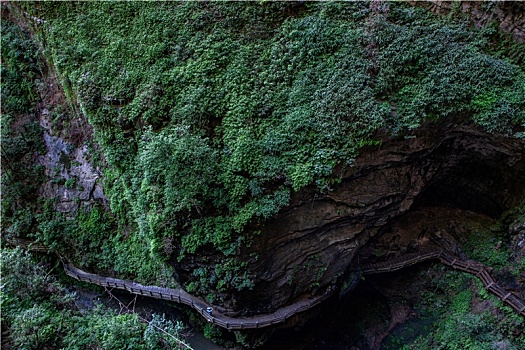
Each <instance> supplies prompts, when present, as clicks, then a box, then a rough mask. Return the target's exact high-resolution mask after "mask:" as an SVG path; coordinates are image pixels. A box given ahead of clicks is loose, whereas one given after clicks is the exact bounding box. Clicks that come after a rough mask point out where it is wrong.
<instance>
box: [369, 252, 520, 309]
mask: <svg viewBox="0 0 525 350" xmlns="http://www.w3.org/2000/svg"><path fill="white" fill-rule="evenodd" d="M429 259H439V260H440V261H441V262H442V263H443V264H445V265H448V266H450V267H452V268H454V269H456V270H460V271H464V272H467V273H470V274H472V275H474V276H476V277H478V278H479V279H480V280H481V282H482V283H483V285H484V286H485V288H486V289H487V290H488V291H490V292H492V293H493V294H495V295H496V296H497V297H498V298H499V299H500V300H502V301H503V302H505V303H507V304H508V305H509V306H510V307H512V308H513V309H514V310H516V311H517V312H518V313H519V314H520V315H522V316H525V301H524V300H523V299H521V298H520V297H518V296H517V295H515V294H513V293H512V292H509V291H507V290H505V289H504V288H502V287H501V286H499V285H498V284H497V282H496V281H495V280H494V278H492V276H491V275H490V273H489V271H488V270H487V268H486V267H485V266H484V265H483V264H481V263H479V262H477V261H472V260H461V259H460V258H459V257H457V256H454V255H452V254H450V253H448V252H446V251H444V250H443V249H441V248H437V247H429V248H427V249H425V250H422V251H420V252H419V253H413V254H407V255H404V256H402V257H400V258H397V259H393V260H389V261H385V262H380V263H377V264H363V265H362V266H361V268H362V272H363V274H365V275H366V274H369V275H370V274H376V273H384V272H392V271H396V270H400V269H402V268H404V267H407V266H410V265H414V264H417V263H420V262H422V261H424V260H429Z"/></svg>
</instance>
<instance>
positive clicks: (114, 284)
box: [16, 239, 525, 330]
mask: <svg viewBox="0 0 525 350" xmlns="http://www.w3.org/2000/svg"><path fill="white" fill-rule="evenodd" d="M16 244H17V245H21V246H25V247H28V248H29V249H32V250H36V251H46V252H47V251H48V249H46V247H45V246H43V245H42V244H38V243H32V242H29V241H26V240H22V239H20V240H18V241H17V242H16ZM429 259H439V260H440V261H441V262H442V263H443V264H445V265H448V266H450V267H452V268H454V269H457V270H461V271H464V272H467V273H470V274H472V275H474V276H476V277H478V278H479V279H480V280H481V281H482V282H483V285H484V286H485V288H486V289H487V290H488V291H490V292H492V293H493V294H495V295H496V296H497V297H498V298H499V299H501V300H502V301H503V302H505V303H507V304H508V305H509V306H510V307H512V308H513V309H514V310H516V311H517V312H518V313H519V314H521V315H522V316H525V302H524V301H523V300H522V299H521V298H520V297H518V296H517V295H515V294H513V293H512V292H508V291H507V290H505V289H504V288H502V287H501V286H499V285H498V284H497V283H496V281H495V280H494V279H493V278H492V276H491V275H490V273H489V272H488V270H487V269H486V268H485V266H483V264H481V263H479V262H475V261H471V260H465V261H464V260H461V259H460V258H459V257H457V256H454V255H452V254H450V253H448V252H446V251H444V250H443V249H441V248H437V247H433V246H430V247H428V248H426V249H423V250H421V251H420V252H418V253H412V254H407V255H404V256H402V257H400V258H397V259H392V260H389V261H386V262H380V263H375V264H363V265H361V266H360V269H361V271H362V272H363V274H365V275H369V274H376V273H385V272H392V271H396V270H400V269H403V268H405V267H407V266H410V265H415V264H418V263H420V262H422V261H425V260H429ZM64 271H65V273H66V274H67V275H68V276H70V277H72V278H75V279H77V280H79V281H83V282H89V283H93V284H97V285H99V286H102V287H108V288H117V289H122V290H126V291H128V292H130V293H133V294H138V295H143V296H147V297H152V298H157V299H163V300H169V301H174V302H177V303H180V304H185V305H188V306H191V307H192V308H194V309H195V310H197V312H198V313H199V314H200V315H201V316H202V317H204V318H205V319H206V320H207V321H208V322H211V323H212V324H215V325H217V326H219V327H222V328H226V329H229V330H237V329H253V328H263V327H268V326H272V325H275V324H278V323H282V322H285V321H286V320H287V319H289V318H290V317H292V316H294V315H296V314H298V313H300V312H304V311H306V310H309V309H311V308H312V307H314V306H316V305H318V304H319V303H321V302H322V301H323V300H325V299H327V298H328V297H329V296H331V295H332V294H333V290H332V289H331V288H328V289H327V290H326V291H325V293H323V294H322V295H318V296H314V297H312V296H309V295H303V296H302V297H299V298H298V299H297V300H296V301H295V302H294V303H292V304H290V305H288V306H285V307H282V308H280V309H278V310H277V311H275V312H273V313H269V314H262V315H255V316H249V317H230V316H227V315H224V314H222V313H221V312H219V310H218V308H216V307H214V306H213V305H211V304H209V303H207V302H205V301H204V300H202V299H200V298H197V297H195V296H193V295H191V294H189V293H187V292H186V291H184V290H183V289H181V288H162V287H157V286H145V285H142V284H140V283H137V282H133V281H128V280H122V279H117V278H111V277H103V276H99V275H96V274H92V273H89V272H86V271H83V270H81V269H79V268H77V267H75V266H73V265H72V264H70V263H64ZM210 307H211V308H212V309H213V311H212V312H211V313H208V312H207V310H208V308H210Z"/></svg>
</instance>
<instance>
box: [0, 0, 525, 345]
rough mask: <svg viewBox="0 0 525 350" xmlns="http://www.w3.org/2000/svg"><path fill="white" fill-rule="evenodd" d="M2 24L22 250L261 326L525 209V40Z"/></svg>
mask: <svg viewBox="0 0 525 350" xmlns="http://www.w3.org/2000/svg"><path fill="white" fill-rule="evenodd" d="M2 6H3V9H4V14H3V19H2V22H3V23H2V30H3V32H4V31H5V34H3V38H2V40H3V44H2V64H3V66H2V72H3V73H2V75H3V78H2V79H3V81H2V84H3V85H2V100H3V103H2V114H3V117H2V158H3V160H2V163H3V167H2V168H3V170H2V187H3V194H2V196H3V198H2V216H3V218H4V222H3V227H4V229H3V231H2V235H3V238H4V239H5V240H6V241H12V242H13V241H16V239H19V238H23V239H30V240H32V241H37V242H39V243H41V244H44V245H45V246H47V247H49V248H50V249H54V251H55V252H56V253H57V254H58V255H60V256H61V257H62V259H64V260H67V261H69V262H72V263H73V264H75V265H76V266H78V267H80V268H82V269H85V270H88V271H91V272H94V273H98V274H101V275H105V276H113V277H118V278H125V279H132V280H135V281H137V282H140V283H143V284H151V285H156V286H159V287H171V288H179V287H180V288H183V289H184V290H185V291H187V292H189V293H191V294H192V295H194V296H195V297H198V298H201V299H202V300H203V301H205V302H207V303H209V304H213V305H214V307H216V308H218V309H220V310H221V311H222V312H223V313H224V314H226V315H228V316H230V317H240V316H243V317H244V316H252V315H257V314H269V313H272V312H276V310H279V309H280V308H283V307H286V306H287V305H290V304H292V303H294V302H295V301H296V300H297V299H298V298H300V297H302V296H304V295H306V294H308V295H313V296H320V295H323V294H325V293H326V294H330V295H334V296H341V297H343V296H345V295H347V293H350V292H351V289H352V288H349V287H348V283H349V281H350V280H352V279H353V278H355V276H354V275H353V269H354V268H355V264H356V261H357V260H358V258H357V257H358V256H359V257H360V258H363V257H364V258H370V257H373V256H374V254H376V253H377V251H378V249H379V248H378V246H377V244H379V243H377V242H380V241H381V239H382V238H381V237H383V238H384V239H387V238H385V237H390V236H388V234H389V232H392V230H394V228H395V227H397V226H396V225H399V223H400V222H403V220H405V219H404V218H406V217H407V216H408V217H414V216H417V215H418V214H414V213H418V212H419V211H423V212H426V211H427V210H429V209H428V208H433V207H436V208H454V210H457V211H461V212H464V213H475V215H479V218H480V219H479V220H480V221H483V220H489V221H491V222H493V221H497V220H498V219H500V218H502V217H504V216H505V215H510V214H508V213H509V212H511V211H512V210H514V213H516V212H519V211H516V209H515V208H517V207H519V206H520V205H523V200H524V198H525V129H524V127H525V71H524V66H523V59H524V57H523V52H525V51H524V50H523V44H520V43H519V40H518V41H513V37H512V35H514V36H516V33H518V34H519V30H514V29H512V30H511V31H510V32H511V34H504V33H502V32H498V31H495V29H494V27H483V26H482V25H484V24H486V23H490V21H488V20H487V21H485V22H483V23H482V22H479V23H478V22H476V24H479V26H480V27H481V28H475V27H471V26H470V24H469V23H470V22H469V20H468V18H467V19H465V18H462V16H460V15H459V14H460V12H461V11H455V12H454V11H452V12H451V14H449V15H447V16H438V15H434V14H432V13H429V12H428V11H426V10H425V9H422V8H418V7H413V6H411V5H410V4H407V3H390V2H371V3H368V2H351V3H309V2H297V3H295V2H261V3H237V2H228V3H218V2H187V3H173V2H167V3H157V2H154V3H133V2H131V3H124V2H118V3H109V2H68V3H44V2H35V3H29V2H28V3H6V4H3V5H2ZM504 10H505V9H504V8H503V10H501V11H504ZM437 12H442V11H437ZM498 13H499V12H498ZM502 18H503V17H502ZM505 18H506V17H505ZM513 18H514V17H513ZM516 18H518V19H517V21H520V20H521V17H519V16H518V17H516ZM508 21H511V20H510V19H509V20H507V22H508ZM519 23H521V22H519ZM519 23H518V24H517V25H518V26H519ZM505 26H507V27H508V25H505ZM505 26H504V27H505ZM20 28H22V29H23V31H24V33H25V34H24V35H25V36H24V35H20V34H16V35H15V34H14V33H15V32H16V31H17V30H18V31H21V30H22V29H20ZM503 29H505V28H503ZM20 38H24V39H23V40H22V39H20ZM514 39H515V38H514ZM4 40H5V44H4ZM35 43H36V44H35ZM19 92H22V93H19ZM436 210H437V211H438V212H440V213H441V212H442V211H440V210H441V209H436ZM455 213H456V214H457V212H456V211H455ZM456 214H450V215H451V216H450V217H452V216H454V215H456ZM468 215H470V214H465V217H468ZM450 217H449V216H446V215H445V216H443V217H440V218H439V220H440V221H442V220H448V219H449V218H450ZM423 221H424V222H423V224H421V225H423V226H424V227H426V229H424V227H422V229H421V230H422V231H421V232H422V233H421V235H422V237H425V239H419V240H418V239H415V240H414V241H413V242H412V241H411V240H410V239H409V237H411V238H413V237H412V236H409V235H408V233H406V232H405V231H406V230H405V231H403V230H401V231H403V232H405V233H406V234H405V233H400V234H399V235H400V237H401V241H402V242H404V243H399V242H397V243H396V244H393V245H392V246H388V245H387V244H386V243H384V242H383V243H381V244H380V249H379V250H385V251H388V252H390V253H391V255H392V254H393V255H396V256H397V255H401V254H403V253H406V252H410V251H411V249H412V250H417V248H418V246H420V245H422V244H423V243H424V242H423V241H425V240H428V239H429V238H428V235H425V232H427V231H428V232H430V231H432V232H433V230H432V229H430V228H432V227H435V226H436V225H437V221H438V220H437V219H433V218H432V215H424V220H423ZM460 221H461V220H460ZM464 225H466V226H468V225H470V224H468V225H467V223H465V224H464ZM438 226H439V225H438ZM469 227H470V226H469ZM423 231H424V232H423ZM466 231H469V232H470V230H466ZM507 232H510V231H509V230H507ZM516 232H517V231H516ZM516 232H515V233H507V235H506V236H505V237H506V238H505V240H506V241H505V240H504V241H505V242H507V243H508V245H509V246H510V244H511V243H510V242H511V241H512V239H514V238H513V235H514V236H516V235H517V234H518V233H516ZM434 233H435V232H434ZM469 235H470V233H469V234H467V233H466V232H463V233H462V234H458V235H456V236H453V237H452V238H450V237H448V236H447V237H448V238H450V239H448V238H447V241H448V242H449V243H450V244H457V245H458V246H460V247H461V248H460V249H467V247H466V246H465V244H466V243H465V242H467V241H468V239H467V236H469ZM403 237H404V238H403ZM389 239H390V238H389ZM516 247H517V246H516ZM458 249H459V248H458ZM516 249H517V250H519V249H518V248H516ZM383 253H384V252H383ZM478 259H479V257H478ZM513 259H514V261H515V262H517V266H518V267H517V268H516V270H513V273H515V274H517V275H519V274H520V273H523V266H521V267H520V265H519V263H520V261H522V259H523V255H519V254H518V255H516V256H514V258H513ZM520 259H521V260H520ZM315 314H316V311H315V310H312V312H311V313H310V314H306V315H303V316H301V317H296V318H294V319H292V320H289V321H288V322H287V323H285V324H284V325H283V327H289V326H292V325H297V326H300V325H301V324H304V323H305V322H307V321H308V319H309V318H311V317H314V316H315ZM261 334H262V333H254V338H257V337H259V336H261ZM237 337H238V338H239V337H241V336H240V335H237ZM241 338H242V337H241ZM237 340H239V339H237Z"/></svg>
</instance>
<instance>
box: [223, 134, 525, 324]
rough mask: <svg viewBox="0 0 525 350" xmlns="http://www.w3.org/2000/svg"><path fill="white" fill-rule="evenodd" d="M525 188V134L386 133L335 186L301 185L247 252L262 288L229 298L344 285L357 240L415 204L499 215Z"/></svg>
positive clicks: (267, 307) (239, 306) (285, 299)
mask: <svg viewBox="0 0 525 350" xmlns="http://www.w3.org/2000/svg"><path fill="white" fill-rule="evenodd" d="M524 190H525V141H524V140H518V139H511V138H505V137H503V136H498V135H492V134H487V133H484V132H481V131H479V130H476V129H475V128H473V127H472V128H469V127H448V128H445V127H443V128H438V126H436V125H428V126H426V127H423V128H421V129H420V130H418V131H417V133H415V134H414V135H411V136H410V137H405V138H398V139H394V140H387V141H384V142H383V144H382V146H381V147H380V148H379V149H375V150H373V149H370V150H364V151H363V152H362V155H361V156H360V157H359V158H358V160H357V163H356V165H355V166H354V167H352V168H351V169H348V170H347V172H346V174H345V175H344V177H343V181H342V182H341V183H340V184H338V185H336V186H334V188H333V190H332V191H331V192H329V193H327V194H326V195H324V196H322V197H320V196H319V195H315V194H314V193H315V191H314V190H313V189H310V190H305V191H302V192H301V193H298V194H297V195H295V196H294V197H293V198H292V201H291V205H290V206H289V207H288V208H287V209H285V210H283V211H282V212H281V213H280V214H279V215H278V217H276V218H275V219H274V220H272V221H271V222H269V223H268V224H266V225H265V226H264V227H262V228H261V232H262V233H261V234H260V236H258V237H257V238H256V239H255V243H254V244H253V245H252V246H251V247H250V250H249V251H246V252H245V256H247V257H248V256H249V255H250V254H251V253H253V252H255V253H257V255H258V256H259V259H258V260H257V261H252V263H251V265H250V268H251V269H252V271H253V272H254V273H255V274H256V276H257V279H256V281H255V288H254V290H252V291H249V292H246V293H245V294H243V293H239V294H238V295H235V296H233V298H232V299H230V300H228V301H227V302H226V303H225V305H224V306H225V307H226V308H229V309H231V310H237V311H240V313H241V314H243V313H244V312H242V310H250V312H251V313H254V314H256V313H265V312H271V311H273V310H275V309H277V308H279V307H282V306H283V305H286V304H287V303H290V302H291V301H292V300H293V299H294V298H295V297H296V296H297V295H300V294H302V293H305V292H308V291H311V292H312V293H315V292H316V290H317V289H318V288H319V289H321V288H325V287H327V286H329V285H331V284H336V285H338V284H340V282H341V281H340V280H341V276H342V275H343V274H344V273H345V271H348V270H349V268H350V265H351V263H352V260H353V259H354V257H355V256H356V254H357V252H358V250H359V248H360V247H362V246H363V245H364V244H365V243H366V242H367V241H368V240H369V239H370V238H371V237H373V236H374V235H375V234H376V233H378V231H379V230H380V229H381V228H383V227H385V226H386V225H388V224H389V223H391V222H393V220H394V219H395V218H397V217H399V216H400V215H401V214H403V213H405V212H407V211H409V210H410V209H411V208H415V207H418V206H427V205H434V204H442V205H449V206H453V207H458V208H460V209H464V210H470V211H473V212H477V213H481V214H484V215H488V216H491V217H498V216H499V215H500V214H501V213H502V212H503V211H504V210H506V209H509V208H511V207H513V206H515V205H516V204H517V202H518V201H519V200H520V199H522V198H524V196H523V194H524ZM429 224H430V223H429ZM246 260H249V259H248V258H246Z"/></svg>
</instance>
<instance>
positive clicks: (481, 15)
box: [411, 0, 525, 43]
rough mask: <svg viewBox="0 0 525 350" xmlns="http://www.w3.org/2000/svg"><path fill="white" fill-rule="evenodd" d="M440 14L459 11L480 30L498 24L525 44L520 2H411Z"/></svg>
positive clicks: (524, 10)
mask: <svg viewBox="0 0 525 350" xmlns="http://www.w3.org/2000/svg"><path fill="white" fill-rule="evenodd" d="M411 3H413V4H414V5H416V6H423V7H426V8H428V9H429V10H430V11H432V12H434V13H438V14H443V15H446V14H449V13H451V12H452V11H455V10H459V11H461V12H462V13H464V14H465V15H467V16H468V17H469V19H470V20H471V21H472V23H473V24H474V25H475V26H476V27H478V28H480V27H485V26H488V25H490V24H492V23H496V24H497V25H498V27H499V29H500V30H502V31H504V32H507V33H510V34H512V37H513V39H514V40H516V41H517V42H520V43H524V42H525V3H523V2H520V1H490V2H485V1H461V2H459V1H457V2H456V1H441V0H429V1H426V2H423V1H421V2H419V1H411Z"/></svg>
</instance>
